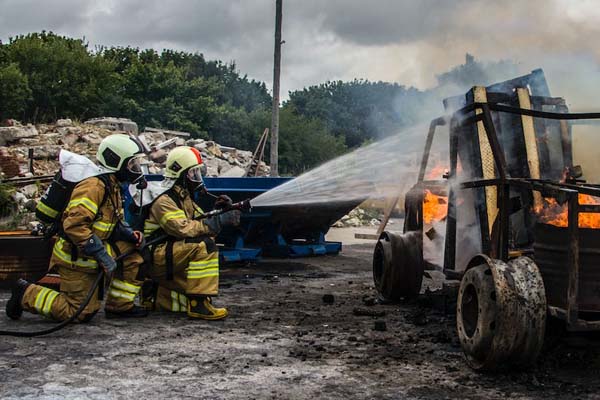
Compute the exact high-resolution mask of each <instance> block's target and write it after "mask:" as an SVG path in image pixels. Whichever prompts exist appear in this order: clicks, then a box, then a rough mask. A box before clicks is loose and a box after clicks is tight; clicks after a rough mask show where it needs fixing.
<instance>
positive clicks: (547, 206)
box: [534, 193, 600, 229]
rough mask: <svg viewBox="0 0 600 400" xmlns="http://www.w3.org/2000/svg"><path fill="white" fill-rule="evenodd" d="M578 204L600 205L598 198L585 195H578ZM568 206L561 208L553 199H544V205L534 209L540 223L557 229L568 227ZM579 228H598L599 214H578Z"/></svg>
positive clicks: (599, 222) (599, 224) (599, 225)
mask: <svg viewBox="0 0 600 400" xmlns="http://www.w3.org/2000/svg"><path fill="white" fill-rule="evenodd" d="M579 204H600V198H598V197H594V196H590V195H587V194H581V193H580V194H579ZM568 210H569V208H568V206H567V204H563V205H562V206H561V205H560V204H558V203H557V202H556V200H555V199H553V198H546V197H545V198H544V204H543V205H542V206H541V207H536V208H535V209H534V211H535V213H536V214H537V216H538V219H539V220H540V222H543V223H545V224H550V225H554V226H558V227H567V226H569V221H568V215H569V214H568ZM579 227H580V228H592V229H599V228H600V214H597V213H579Z"/></svg>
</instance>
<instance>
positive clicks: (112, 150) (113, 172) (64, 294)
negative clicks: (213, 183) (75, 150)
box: [6, 134, 147, 321]
mask: <svg viewBox="0 0 600 400" xmlns="http://www.w3.org/2000/svg"><path fill="white" fill-rule="evenodd" d="M141 153H142V152H141V148H140V146H139V145H138V143H136V142H135V141H134V140H133V139H132V138H130V137H129V136H127V135H123V134H115V135H111V136H108V137H106V138H105V139H103V140H102V142H101V143H100V146H99V147H98V151H97V153H96V159H97V161H98V164H99V171H100V172H101V174H99V175H96V176H91V177H88V178H86V179H83V180H82V181H80V182H79V183H77V184H76V185H75V186H74V188H73V190H72V192H71V194H70V199H69V200H68V204H66V208H65V209H64V211H63V212H62V218H61V217H60V215H57V220H58V221H59V222H58V225H59V230H58V239H57V240H56V243H55V245H54V248H53V250H52V257H51V259H50V269H51V270H52V269H54V270H57V271H58V273H59V275H60V292H57V291H55V290H52V289H49V288H47V287H44V286H39V285H36V284H32V283H29V282H27V281H25V280H23V279H20V280H19V281H18V282H17V284H16V285H15V287H14V288H13V293H12V297H11V298H10V300H9V301H8V303H7V305H6V313H7V315H8V316H9V317H10V318H12V319H18V318H19V317H20V316H21V315H22V312H23V310H26V311H28V312H31V313H34V314H36V313H37V314H42V315H44V316H46V317H50V318H52V319H55V320H60V321H64V320H67V319H69V318H71V317H72V316H73V315H74V314H75V312H76V310H77V309H78V308H79V306H80V305H81V304H82V303H83V301H84V299H85V298H86V296H87V295H88V292H89V291H90V290H91V288H92V286H93V283H94V281H95V280H96V277H97V276H98V273H99V268H104V270H105V271H106V276H107V277H111V276H113V275H114V277H113V279H112V280H111V281H110V286H109V287H108V293H107V299H106V304H105V311H106V317H108V318H111V317H143V316H146V315H147V312H146V310H145V309H144V308H143V307H140V306H137V305H134V299H135V297H136V296H137V294H138V293H139V291H140V285H141V282H140V281H139V280H138V279H137V276H138V270H139V267H140V265H141V264H142V263H143V258H142V257H141V255H140V253H139V252H137V251H135V248H136V247H140V246H141V245H142V242H143V235H142V234H141V232H138V231H133V230H132V229H131V228H130V227H129V226H128V225H126V224H125V223H124V222H123V207H122V202H121V184H122V183H126V182H128V183H132V182H140V181H143V174H142V170H141V165H140V156H141ZM88 161H89V160H88ZM90 163H91V162H90ZM47 212H54V214H59V212H58V211H55V210H52V209H49V211H47ZM125 253H131V254H130V255H128V256H126V257H124V258H123V259H122V260H120V261H119V263H118V264H119V265H117V262H116V261H115V260H114V258H113V257H116V256H118V255H120V254H125ZM107 279H110V278H107ZM103 290H104V285H101V287H100V288H98V289H96V293H94V295H93V296H92V297H91V301H90V302H89V303H88V305H87V306H86V307H85V309H84V310H83V311H82V312H81V314H79V316H78V319H79V321H89V320H90V319H91V318H92V317H93V316H94V315H95V314H96V312H98V310H99V309H100V307H101V301H102V298H103Z"/></svg>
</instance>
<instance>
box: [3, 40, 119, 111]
mask: <svg viewBox="0 0 600 400" xmlns="http://www.w3.org/2000/svg"><path fill="white" fill-rule="evenodd" d="M3 47H4V53H5V57H6V58H7V60H8V61H9V62H11V63H14V64H16V65H17V66H18V69H19V71H20V72H21V73H22V74H23V75H24V76H26V77H27V81H28V86H29V89H30V91H31V98H30V100H29V101H28V102H27V105H26V106H25V107H24V108H23V109H22V112H23V114H24V115H25V119H27V120H33V121H48V120H53V119H56V118H58V117H71V118H78V119H85V118H88V117H91V116H97V115H102V114H103V113H104V111H105V107H104V106H105V104H106V95H107V94H111V93H112V92H114V91H115V90H116V88H117V85H118V76H117V74H115V73H114V67H113V65H112V64H111V63H108V62H106V61H105V60H103V59H102V58H99V57H96V56H94V55H92V54H90V52H89V51H88V46H87V44H86V43H84V42H83V41H82V40H79V39H70V38H65V37H62V36H57V35H55V34H53V33H46V32H42V33H30V34H28V35H24V36H17V37H16V38H11V39H10V41H9V43H8V44H6V45H3ZM5 93H6V92H0V95H2V96H4V95H5Z"/></svg>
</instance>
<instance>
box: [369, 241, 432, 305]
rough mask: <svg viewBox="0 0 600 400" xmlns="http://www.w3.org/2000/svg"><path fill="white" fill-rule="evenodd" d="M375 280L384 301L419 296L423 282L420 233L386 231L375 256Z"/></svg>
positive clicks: (376, 287) (378, 243) (376, 248)
mask: <svg viewBox="0 0 600 400" xmlns="http://www.w3.org/2000/svg"><path fill="white" fill-rule="evenodd" d="M373 281H374V283H375V289H376V290H377V293H378V294H379V296H380V298H381V299H382V300H384V301H390V302H394V301H399V300H401V299H402V298H411V297H416V296H418V294H419V292H420V291H421V284H422V283H423V243H422V237H421V232H420V231H413V232H407V233H405V234H395V233H391V232H383V233H382V234H381V236H380V237H379V240H378V241H377V244H376V245H375V251H374V253H373Z"/></svg>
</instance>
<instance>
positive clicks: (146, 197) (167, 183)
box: [129, 178, 175, 207]
mask: <svg viewBox="0 0 600 400" xmlns="http://www.w3.org/2000/svg"><path fill="white" fill-rule="evenodd" d="M174 184H175V179H169V178H165V179H163V180H162V181H149V182H148V187H146V188H145V189H144V190H139V189H137V188H136V185H129V194H130V195H131V198H132V199H133V201H134V203H135V205H136V206H138V207H143V206H146V205H148V204H150V203H152V202H153V201H154V200H156V198H157V197H158V196H160V195H161V194H163V193H164V192H166V191H167V190H169V189H171V188H172V187H173V185H174ZM141 196H143V198H141Z"/></svg>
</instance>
